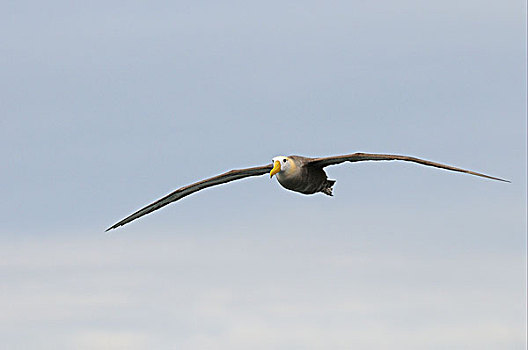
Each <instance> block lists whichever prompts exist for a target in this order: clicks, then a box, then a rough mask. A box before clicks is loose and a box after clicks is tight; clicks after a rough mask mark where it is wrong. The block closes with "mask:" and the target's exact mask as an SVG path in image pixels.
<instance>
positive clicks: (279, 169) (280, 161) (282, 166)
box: [270, 156, 295, 177]
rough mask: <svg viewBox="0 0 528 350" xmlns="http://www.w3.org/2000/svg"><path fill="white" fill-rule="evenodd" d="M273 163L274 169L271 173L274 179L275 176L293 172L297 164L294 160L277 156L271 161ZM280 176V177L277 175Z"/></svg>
mask: <svg viewBox="0 0 528 350" xmlns="http://www.w3.org/2000/svg"><path fill="white" fill-rule="evenodd" d="M271 162H272V163H273V169H271V171H270V177H273V175H275V174H277V173H278V174H279V175H282V174H288V173H289V172H290V171H291V170H293V169H294V168H295V163H294V162H293V160H292V159H291V158H289V157H286V156H276V157H273V159H272V160H271ZM277 176H278V175H277Z"/></svg>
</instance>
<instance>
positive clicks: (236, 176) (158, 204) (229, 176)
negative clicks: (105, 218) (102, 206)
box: [106, 164, 273, 231]
mask: <svg viewBox="0 0 528 350" xmlns="http://www.w3.org/2000/svg"><path fill="white" fill-rule="evenodd" d="M272 168H273V165H271V164H269V165H263V166H259V167H254V168H246V169H238V170H231V171H228V172H226V173H223V174H220V175H218V176H214V177H211V178H209V179H205V180H202V181H198V182H195V183H193V184H190V185H188V186H184V187H181V188H178V189H177V190H176V191H174V192H172V193H169V194H168V195H166V196H165V197H163V198H161V199H158V200H157V201H155V202H154V203H151V204H149V205H147V206H146V207H144V208H142V209H140V210H138V211H136V212H135V213H133V214H131V215H129V216H127V217H126V218H124V219H123V220H121V221H119V222H118V223H116V224H114V225H112V226H110V227H109V228H107V229H106V231H109V230H112V229H115V228H118V227H119V226H123V225H125V224H128V223H129V222H131V221H133V220H136V219H137V218H140V217H142V216H143V215H146V214H149V213H151V212H153V211H155V210H158V209H160V208H162V207H164V206H166V205H167V204H169V203H172V202H175V201H177V200H179V199H182V198H183V197H185V196H188V195H190V194H192V193H194V192H197V191H200V190H203V189H204V188H207V187H211V186H216V185H220V184H224V183H227V182H230V181H235V180H240V179H243V178H245V177H249V176H259V175H264V174H266V173H269V171H270V170H271V169H272Z"/></svg>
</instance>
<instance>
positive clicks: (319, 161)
mask: <svg viewBox="0 0 528 350" xmlns="http://www.w3.org/2000/svg"><path fill="white" fill-rule="evenodd" d="M368 160H403V161H407V162H413V163H418V164H422V165H426V166H432V167H436V168H441V169H446V170H451V171H458V172H461V173H466V174H471V175H476V176H481V177H485V178H487V179H492V180H498V181H504V182H510V181H508V180H504V179H500V178H498V177H493V176H489V175H485V174H481V173H477V172H474V171H471V170H466V169H461V168H456V167H454V166H451V165H446V164H441V163H436V162H431V161H430V160H425V159H420V158H415V157H410V156H400V155H394V154H373V153H353V154H346V155H342V156H334V157H322V158H310V159H309V160H307V161H306V164H307V165H311V166H318V167H321V168H324V167H326V166H329V165H335V164H340V163H343V162H363V161H368Z"/></svg>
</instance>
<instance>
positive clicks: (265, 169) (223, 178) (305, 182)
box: [106, 153, 510, 231]
mask: <svg viewBox="0 0 528 350" xmlns="http://www.w3.org/2000/svg"><path fill="white" fill-rule="evenodd" d="M376 160H386V161H390V160H401V161H406V162H413V163H418V164H422V165H426V166H432V167H436V168H441V169H446V170H450V171H457V172H461V173H466V174H471V175H476V176H480V177H484V178H487V179H491V180H497V181H503V182H510V181H508V180H504V179H501V178H498V177H493V176H489V175H485V174H481V173H477V172H475V171H471V170H466V169H461V168H456V167H454V166H450V165H445V164H441V163H436V162H431V161H429V160H424V159H420V158H415V157H411V156H401V155H392V154H372V153H353V154H347V155H340V156H333V157H321V158H308V157H301V156H277V157H274V158H273V159H272V161H271V164H267V165H262V166H257V167H252V168H244V169H236V170H231V171H228V172H225V173H223V174H220V175H217V176H214V177H211V178H208V179H205V180H202V181H198V182H195V183H193V184H190V185H187V186H183V187H180V188H178V189H177V190H175V191H174V192H171V193H169V194H168V195H166V196H165V197H163V198H160V199H158V200H157V201H155V202H153V203H151V204H149V205H147V206H146V207H144V208H142V209H139V210H138V211H136V212H135V213H133V214H131V215H129V216H127V217H126V218H124V219H123V220H121V221H119V222H118V223H116V224H114V225H112V226H110V227H109V228H108V229H106V231H109V230H112V229H115V228H118V227H120V226H123V225H125V224H128V223H129V222H131V221H133V220H136V219H138V218H140V217H142V216H144V215H147V214H149V213H152V212H153V211H155V210H158V209H160V208H162V207H164V206H166V205H167V204H170V203H172V202H175V201H177V200H180V199H182V198H183V197H185V196H188V195H190V194H193V193H194V192H197V191H200V190H203V189H205V188H208V187H211V186H216V185H220V184H224V183H227V182H231V181H235V180H240V179H243V178H246V177H250V176H260V175H264V174H267V173H269V175H270V178H272V177H273V175H275V177H276V178H277V180H278V182H279V184H280V185H281V186H282V187H284V188H286V189H288V190H291V191H294V192H299V193H302V194H314V193H319V192H320V193H324V194H326V195H328V196H332V187H333V186H334V183H335V180H329V179H328V177H327V175H326V172H325V171H324V168H325V167H327V166H330V165H336V164H340V163H343V162H351V163H353V162H363V161H376Z"/></svg>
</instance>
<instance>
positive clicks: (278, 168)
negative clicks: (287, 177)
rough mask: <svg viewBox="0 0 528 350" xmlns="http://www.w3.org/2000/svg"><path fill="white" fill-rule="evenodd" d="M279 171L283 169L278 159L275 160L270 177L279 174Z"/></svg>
mask: <svg viewBox="0 0 528 350" xmlns="http://www.w3.org/2000/svg"><path fill="white" fill-rule="evenodd" d="M279 171H281V166H280V162H279V161H278V160H276V161H275V163H274V164H273V169H271V171H270V179H271V178H272V177H273V175H275V174H277V173H278V172H279Z"/></svg>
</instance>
